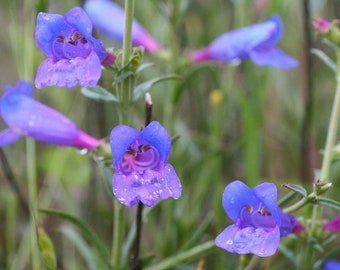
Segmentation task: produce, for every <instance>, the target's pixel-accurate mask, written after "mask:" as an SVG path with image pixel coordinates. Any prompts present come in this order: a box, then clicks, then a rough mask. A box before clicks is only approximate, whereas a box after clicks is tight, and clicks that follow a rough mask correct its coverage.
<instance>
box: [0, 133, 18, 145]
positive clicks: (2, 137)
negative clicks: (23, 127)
mask: <svg viewBox="0 0 340 270" xmlns="http://www.w3.org/2000/svg"><path fill="white" fill-rule="evenodd" d="M20 137H21V135H20V134H18V133H16V132H13V131H12V130H11V129H5V130H4V131H2V132H1V133H0V147H3V146H6V145H7V144H11V143H14V142H15V141H17V140H19V139H20Z"/></svg>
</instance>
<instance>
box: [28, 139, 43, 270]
mask: <svg viewBox="0 0 340 270" xmlns="http://www.w3.org/2000/svg"><path fill="white" fill-rule="evenodd" d="M26 152H27V160H26V164H27V181H28V196H29V203H30V215H31V218H30V239H31V241H30V244H31V252H32V254H31V259H32V261H31V262H32V269H34V270H39V269H40V260H39V246H38V236H37V230H36V222H37V217H38V213H37V209H38V192H37V189H38V188H37V172H36V151H35V141H34V140H32V139H30V138H26Z"/></svg>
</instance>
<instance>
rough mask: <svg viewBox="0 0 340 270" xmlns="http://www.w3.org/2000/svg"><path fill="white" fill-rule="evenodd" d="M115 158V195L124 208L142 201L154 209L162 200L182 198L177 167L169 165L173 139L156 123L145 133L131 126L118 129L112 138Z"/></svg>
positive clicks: (149, 126)
mask: <svg viewBox="0 0 340 270" xmlns="http://www.w3.org/2000/svg"><path fill="white" fill-rule="evenodd" d="M110 144H111V150H112V155H113V159H114V162H113V167H114V168H115V169H116V172H115V174H114V176H113V180H112V185H113V193H114V195H115V196H116V197H117V199H118V200H119V201H120V202H121V203H122V204H124V205H126V206H128V207H132V206H133V205H135V204H136V203H138V201H141V202H142V203H143V204H144V205H146V206H153V205H154V204H155V203H156V201H157V200H158V199H161V200H165V199H168V198H169V197H172V198H174V199H178V198H179V197H180V196H181V193H182V186H181V183H180V181H179V179H178V176H177V174H176V172H175V170H174V168H173V167H172V166H171V165H170V164H168V163H167V160H168V157H169V154H170V150H171V138H170V136H169V134H168V132H167V131H166V129H165V128H164V127H163V126H162V125H161V124H159V123H158V122H156V121H153V122H151V123H150V124H149V125H148V126H147V127H145V128H144V129H143V130H142V131H141V132H139V131H138V130H136V129H134V128H131V127H128V126H123V125H120V126H116V127H115V128H114V129H113V130H112V132H111V136H110Z"/></svg>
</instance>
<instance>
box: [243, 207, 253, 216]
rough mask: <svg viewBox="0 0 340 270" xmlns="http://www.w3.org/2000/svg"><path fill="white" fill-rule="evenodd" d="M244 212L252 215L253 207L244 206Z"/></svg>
mask: <svg viewBox="0 0 340 270" xmlns="http://www.w3.org/2000/svg"><path fill="white" fill-rule="evenodd" d="M244 210H246V211H248V212H249V213H250V214H251V213H253V211H254V207H253V206H251V205H246V206H245V207H244Z"/></svg>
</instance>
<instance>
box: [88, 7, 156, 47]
mask: <svg viewBox="0 0 340 270" xmlns="http://www.w3.org/2000/svg"><path fill="white" fill-rule="evenodd" d="M84 9H85V11H86V12H87V14H88V15H89V17H90V19H91V21H92V23H93V25H94V27H96V28H97V29H98V31H99V32H101V33H102V34H103V35H106V36H107V37H109V38H111V39H112V40H114V41H116V42H118V43H120V44H122V43H123V37H124V22H125V14H124V13H125V11H124V9H122V8H121V7H120V6H119V5H117V4H116V3H113V2H112V1H108V0H88V1H86V2H85V5H84ZM132 45H133V46H143V47H144V48H145V50H146V51H147V52H150V53H154V52H156V51H158V50H159V49H160V48H161V45H160V44H159V43H158V42H157V41H155V40H154V39H153V38H152V37H151V36H150V34H149V33H148V32H147V31H146V30H145V29H144V28H143V26H141V25H140V24H139V22H138V21H136V20H133V25H132Z"/></svg>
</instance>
